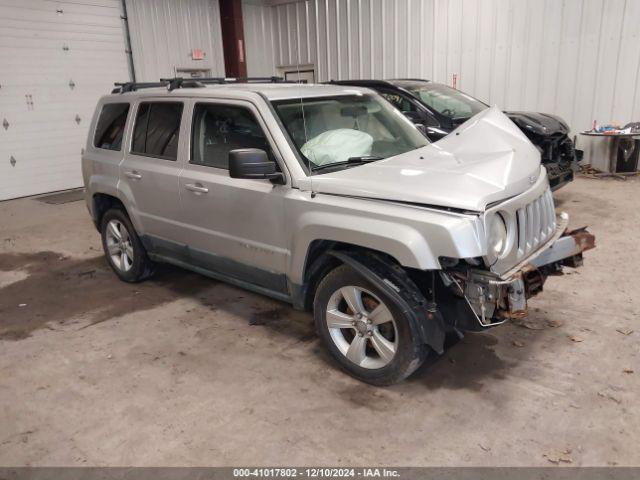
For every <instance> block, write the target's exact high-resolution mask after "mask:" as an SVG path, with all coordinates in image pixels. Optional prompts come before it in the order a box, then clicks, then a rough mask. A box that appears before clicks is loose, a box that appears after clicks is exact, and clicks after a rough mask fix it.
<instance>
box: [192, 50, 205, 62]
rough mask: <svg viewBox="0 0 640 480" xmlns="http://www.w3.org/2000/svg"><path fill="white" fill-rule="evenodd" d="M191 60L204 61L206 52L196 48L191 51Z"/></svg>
mask: <svg viewBox="0 0 640 480" xmlns="http://www.w3.org/2000/svg"><path fill="white" fill-rule="evenodd" d="M191 58H192V59H193V60H203V59H204V51H203V50H200V49H199V48H194V49H193V50H191Z"/></svg>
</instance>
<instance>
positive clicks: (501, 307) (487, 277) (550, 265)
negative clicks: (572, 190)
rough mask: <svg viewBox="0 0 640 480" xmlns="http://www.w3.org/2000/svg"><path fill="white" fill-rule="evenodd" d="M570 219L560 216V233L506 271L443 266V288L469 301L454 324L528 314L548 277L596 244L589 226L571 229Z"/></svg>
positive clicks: (469, 326) (483, 323) (488, 323)
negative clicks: (569, 229)
mask: <svg viewBox="0 0 640 480" xmlns="http://www.w3.org/2000/svg"><path fill="white" fill-rule="evenodd" d="M567 219H568V217H566V216H565V217H563V218H561V223H560V225H561V227H560V228H561V229H562V230H560V232H561V235H559V236H558V237H555V238H554V239H553V240H552V241H550V242H549V244H548V245H547V246H545V247H543V248H542V249H540V250H539V251H538V252H536V253H535V254H534V255H532V256H531V257H529V258H528V259H527V260H526V261H525V262H523V263H522V264H520V265H518V266H516V267H515V268H513V269H512V270H510V271H509V272H508V273H507V274H505V275H502V276H500V275H497V274H495V273H492V272H489V271H487V270H483V269H479V268H474V267H472V266H470V265H468V264H459V265H456V267H455V268H452V269H447V270H443V271H442V272H441V274H440V275H441V278H442V281H443V286H444V288H446V289H448V290H449V292H450V293H451V294H452V295H453V296H454V297H457V298H458V300H463V301H464V304H466V305H464V306H466V308H461V309H459V312H458V313H462V315H460V316H458V318H457V319H456V321H457V322H458V325H455V326H457V327H458V328H461V329H463V330H478V329H482V328H485V327H492V326H495V325H499V324H501V323H504V322H505V321H506V320H514V319H521V318H525V317H526V316H527V315H528V313H529V312H528V307H527V301H528V299H530V298H531V297H533V296H534V295H537V294H538V293H540V292H542V288H543V285H544V283H545V281H546V279H547V277H549V276H550V275H557V274H560V273H561V272H562V267H564V266H568V267H573V268H575V267H579V266H581V265H582V254H583V252H585V251H586V250H589V249H591V248H594V247H595V237H594V236H593V235H592V234H591V233H589V232H588V231H587V230H586V228H581V229H578V230H573V231H568V230H567V229H566V220H567ZM459 303H460V302H459ZM465 310H466V311H465ZM445 318H446V317H445Z"/></svg>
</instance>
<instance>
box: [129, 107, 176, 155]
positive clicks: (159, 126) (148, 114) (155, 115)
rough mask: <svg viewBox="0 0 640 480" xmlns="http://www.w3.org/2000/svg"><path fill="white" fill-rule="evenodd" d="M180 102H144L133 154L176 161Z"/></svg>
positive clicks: (140, 108)
mask: <svg viewBox="0 0 640 480" xmlns="http://www.w3.org/2000/svg"><path fill="white" fill-rule="evenodd" d="M182 108H183V105H182V103H180V102H143V103H141V104H140V106H139V107H138V114H137V116H136V124H135V127H134V130H133V143H132V146H131V152H132V153H135V154H137V155H145V156H149V157H157V158H163V159H166V160H176V159H177V158H178V140H179V138H180V118H181V117H182Z"/></svg>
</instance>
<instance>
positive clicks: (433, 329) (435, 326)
mask: <svg viewBox="0 0 640 480" xmlns="http://www.w3.org/2000/svg"><path fill="white" fill-rule="evenodd" d="M327 253H328V254H329V255H331V256H333V257H335V258H337V259H338V260H340V261H341V262H343V263H344V264H346V265H349V266H350V267H351V268H353V269H354V270H355V271H356V272H357V273H359V274H360V275H361V276H362V277H363V278H364V279H365V280H367V281H368V282H370V283H372V284H373V285H375V286H376V287H377V288H379V289H380V290H382V291H383V292H384V293H385V294H386V295H387V296H388V297H389V298H391V299H392V300H393V301H394V302H395V303H396V305H397V306H398V307H399V308H400V309H401V310H402V312H403V313H404V314H405V315H406V316H407V318H408V319H409V321H410V324H411V328H412V330H413V332H414V333H415V334H416V335H418V338H420V340H421V341H422V343H424V344H426V345H428V346H429V347H431V348H432V349H433V350H435V352H436V353H438V354H439V355H441V354H442V353H443V352H444V340H445V331H446V329H445V325H444V320H443V318H442V314H441V313H440V312H439V311H438V310H436V309H433V308H430V307H429V302H428V301H427V299H426V298H425V296H424V295H423V294H422V292H420V290H419V289H418V287H417V286H416V284H415V283H414V282H413V281H412V280H411V278H409V276H408V275H407V273H406V272H405V270H404V269H403V268H402V267H401V266H400V265H394V264H392V263H391V262H389V261H388V260H386V259H385V258H384V257H382V256H381V255H379V254H376V253H375V252H367V251H353V250H339V251H337V250H330V251H329V252H327Z"/></svg>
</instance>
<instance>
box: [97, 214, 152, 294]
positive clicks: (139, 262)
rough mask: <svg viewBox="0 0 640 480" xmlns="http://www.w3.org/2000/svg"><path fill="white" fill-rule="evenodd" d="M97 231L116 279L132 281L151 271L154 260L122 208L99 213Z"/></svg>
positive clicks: (149, 274) (148, 275)
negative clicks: (148, 254)
mask: <svg viewBox="0 0 640 480" xmlns="http://www.w3.org/2000/svg"><path fill="white" fill-rule="evenodd" d="M100 233H101V235H102V248H103V249H104V254H105V256H106V257H107V261H108V262H109V265H110V266H111V269H112V270H113V271H114V272H115V274H116V275H117V276H118V278H120V280H123V281H125V282H129V283H135V282H140V281H142V280H145V279H146V278H149V277H150V276H151V275H152V274H153V271H154V264H153V262H152V261H151V260H149V257H148V256H147V252H146V250H145V249H144V246H143V245H142V242H141V241H140V238H139V237H138V234H137V233H136V230H135V228H133V225H132V223H131V220H130V219H129V216H128V215H127V214H126V213H125V212H124V211H122V210H121V209H119V208H112V209H110V210H108V211H107V212H106V213H105V214H104V215H103V216H102V221H101V222H100Z"/></svg>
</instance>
